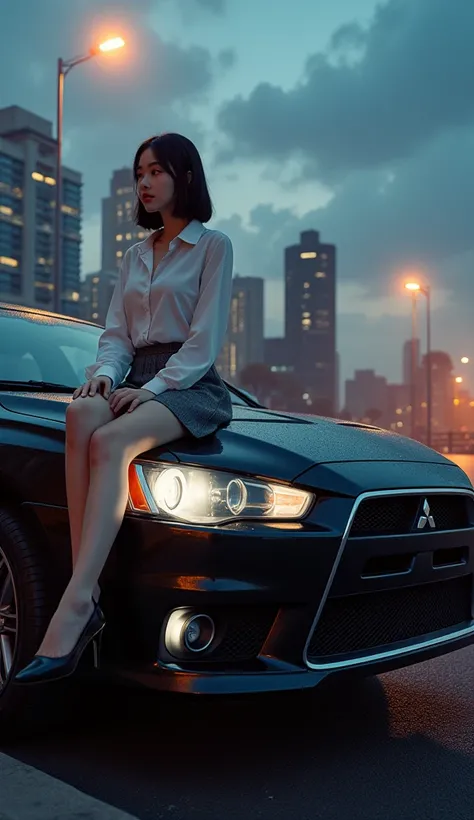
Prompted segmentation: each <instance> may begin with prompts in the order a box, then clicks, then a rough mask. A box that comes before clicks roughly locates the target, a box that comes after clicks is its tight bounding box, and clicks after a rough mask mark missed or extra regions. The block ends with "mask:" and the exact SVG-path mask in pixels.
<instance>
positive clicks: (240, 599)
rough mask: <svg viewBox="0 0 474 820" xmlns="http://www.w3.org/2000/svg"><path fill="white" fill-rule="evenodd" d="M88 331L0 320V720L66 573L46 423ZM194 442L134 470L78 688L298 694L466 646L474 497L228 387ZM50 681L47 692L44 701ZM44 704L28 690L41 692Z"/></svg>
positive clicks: (62, 509)
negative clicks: (210, 429)
mask: <svg viewBox="0 0 474 820" xmlns="http://www.w3.org/2000/svg"><path fill="white" fill-rule="evenodd" d="M100 333H101V328H99V327H97V326H96V325H93V324H88V323H86V322H81V321H79V320H74V319H70V318H66V317H61V316H57V315H54V314H50V313H46V312H41V311H35V310H32V309H27V308H18V307H12V306H9V305H0V339H1V347H0V723H1V722H2V721H3V723H4V725H6V723H7V721H11V720H16V719H17V718H18V717H19V716H20V714H22V708H23V704H24V702H25V699H27V698H29V697H30V689H26V687H17V686H15V685H14V684H12V680H11V679H12V677H13V675H14V674H15V672H16V670H17V669H19V668H20V667H21V666H22V665H24V664H25V663H26V662H28V661H29V660H30V659H31V656H32V655H33V654H34V652H35V650H36V649H37V647H38V645H39V643H40V638H41V635H42V633H43V631H44V629H45V627H46V625H47V622H48V619H49V617H50V616H51V614H52V612H53V611H54V607H55V605H56V603H57V601H58V599H59V596H60V594H61V591H62V588H63V587H64V585H65V583H66V581H67V578H68V573H69V572H70V543H69V527H68V513H67V507H66V494H65V482H64V438H65V412H66V408H67V406H68V404H69V402H70V401H71V394H72V392H73V390H74V389H75V387H76V386H77V385H78V384H80V383H81V382H82V381H83V378H84V367H85V365H86V364H89V363H90V362H92V361H94V360H95V356H96V350H97V342H98V339H99V335H100ZM229 389H230V390H231V392H232V395H233V402H234V407H233V411H234V417H233V421H232V422H231V423H230V425H229V426H228V427H226V428H223V429H221V430H220V431H219V432H218V433H217V434H216V435H213V436H210V437H209V438H207V439H202V440H199V441H198V440H195V439H192V438H191V437H189V438H183V439H180V440H179V441H176V442H174V443H172V444H170V445H167V446H165V447H162V448H157V449H155V450H152V451H150V452H147V453H143V454H142V456H141V457H140V458H139V459H137V460H136V461H135V462H134V464H133V465H132V467H131V470H130V498H129V508H128V511H127V513H126V516H125V519H124V523H123V526H122V528H121V530H120V533H119V535H118V537H117V539H116V542H115V544H114V547H113V549H112V551H111V554H110V557H109V559H108V562H107V564H106V567H105V569H104V572H103V575H102V577H101V586H102V590H103V593H102V598H101V602H102V605H103V609H104V611H105V615H106V618H107V627H106V631H105V636H104V647H103V660H102V665H101V669H100V671H98V672H97V671H96V670H93V669H92V668H91V667H92V664H91V658H89V657H88V656H85V657H84V659H83V662H82V664H81V670H80V671H79V675H80V674H84V675H87V676H88V675H96V676H98V678H97V679H100V680H109V679H110V680H122V681H127V682H131V683H134V684H139V685H140V686H146V687H150V688H153V689H158V690H171V691H175V692H188V693H243V692H257V691H260V692H268V691H272V690H273V691H275V690H284V689H304V688H308V687H314V686H316V685H317V684H318V683H319V682H320V681H322V680H323V679H324V678H326V677H327V676H329V675H333V676H336V675H342V674H344V675H347V674H349V673H350V674H354V673H359V674H360V673H362V674H365V675H367V674H373V673H375V672H379V671H384V670H388V669H393V668H396V667H401V666H404V665H407V664H410V663H415V662H418V661H421V660H424V659H426V658H430V657H433V656H435V655H441V654H443V653H446V652H449V651H452V650H455V649H459V648H460V647H462V646H465V645H466V644H468V643H470V642H472V641H473V639H474V620H473V590H472V574H473V551H474V500H473V496H474V491H473V489H472V485H471V484H470V482H469V480H468V478H467V476H466V475H465V474H464V472H463V471H462V470H461V469H459V468H458V467H457V466H456V465H454V464H453V463H452V462H451V461H448V460H447V459H446V458H444V457H443V456H441V455H440V454H438V453H436V452H434V451H433V450H430V449H428V448H427V447H424V446H423V445H421V444H419V443H417V442H415V441H412V440H409V439H406V438H403V437H401V436H399V435H396V434H394V433H390V432H387V431H385V430H381V429H378V428H376V427H369V426H366V425H362V424H355V423H354V424H353V423H348V422H342V421H338V420H332V419H326V418H317V417H314V418H308V417H299V416H297V415H291V414H288V413H285V412H276V411H270V410H268V409H267V408H265V407H263V406H262V405H260V404H259V403H258V402H257V401H254V400H253V399H252V398H251V397H248V396H246V395H245V394H243V393H242V392H240V391H239V390H238V389H236V388H234V387H233V386H231V385H229ZM57 685H58V684H49V686H57ZM42 688H43V687H42Z"/></svg>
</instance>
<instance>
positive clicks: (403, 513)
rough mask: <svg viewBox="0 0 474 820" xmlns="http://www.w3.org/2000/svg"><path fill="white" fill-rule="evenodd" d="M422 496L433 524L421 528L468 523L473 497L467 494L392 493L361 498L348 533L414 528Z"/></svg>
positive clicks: (396, 531)
mask: <svg viewBox="0 0 474 820" xmlns="http://www.w3.org/2000/svg"><path fill="white" fill-rule="evenodd" d="M425 499H426V500H427V501H428V504H429V507H430V515H432V516H433V519H434V523H435V527H434V528H431V527H425V528H424V529H423V530H421V532H440V531H442V530H459V529H464V528H465V527H469V526H470V525H471V522H470V517H471V516H470V513H471V514H472V499H471V498H470V497H469V496H464V495H431V496H429V495H428V496H426V495H393V496H388V497H382V498H370V499H367V500H366V501H363V502H362V503H361V504H360V506H359V508H358V510H357V512H356V514H355V518H354V521H353V523H352V526H351V530H350V533H349V537H350V538H355V537H361V536H371V535H372V536H376V535H402V534H404V533H410V532H416V531H417V522H418V520H419V517H420V515H422V514H423V504H424V502H425Z"/></svg>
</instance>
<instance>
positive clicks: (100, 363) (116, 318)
mask: <svg viewBox="0 0 474 820" xmlns="http://www.w3.org/2000/svg"><path fill="white" fill-rule="evenodd" d="M129 266H130V251H127V252H126V254H125V256H124V258H123V262H122V267H121V271H120V274H119V277H118V279H117V283H116V285H115V288H114V292H113V294H112V299H111V300H110V305H109V309H108V311H107V317H106V320H105V330H104V331H103V333H102V335H101V337H100V339H99V349H98V351H97V359H96V361H95V362H94V364H91V365H89V366H88V367H86V368H85V376H86V379H92V378H94V377H97V376H109V378H111V379H112V389H115V388H116V387H117V385H118V384H120V382H121V381H122V380H123V379H124V377H125V375H126V373H127V371H128V368H129V367H130V365H131V363H132V360H133V356H134V353H135V348H134V346H133V344H132V340H131V338H130V334H129V329H128V323H127V316H126V314H125V309H124V304H123V290H124V280H125V277H126V275H127V272H128V270H129Z"/></svg>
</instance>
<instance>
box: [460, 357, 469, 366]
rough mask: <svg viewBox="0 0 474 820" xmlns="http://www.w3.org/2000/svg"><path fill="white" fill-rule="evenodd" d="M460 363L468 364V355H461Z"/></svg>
mask: <svg viewBox="0 0 474 820" xmlns="http://www.w3.org/2000/svg"><path fill="white" fill-rule="evenodd" d="M461 364H469V356H463V357H462V359H461Z"/></svg>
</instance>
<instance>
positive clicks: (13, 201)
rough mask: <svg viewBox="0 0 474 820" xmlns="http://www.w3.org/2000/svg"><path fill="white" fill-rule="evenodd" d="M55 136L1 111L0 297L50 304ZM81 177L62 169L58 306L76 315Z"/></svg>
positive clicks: (15, 111)
mask: <svg viewBox="0 0 474 820" xmlns="http://www.w3.org/2000/svg"><path fill="white" fill-rule="evenodd" d="M55 175H56V140H55V139H54V138H53V136H52V123H50V122H49V121H48V120H45V119H43V118H42V117H37V116H36V115H35V114H32V113H31V112H30V111H26V110H25V109H23V108H19V107H18V106H10V107H8V108H2V109H0V300H3V301H7V302H13V303H15V304H19V305H28V306H30V307H39V308H45V309H52V308H53V290H54V281H53V268H54V214H55V208H56V200H55V190H56V189H55V186H56V179H55ZM81 189H82V177H81V174H79V173H77V172H76V171H72V170H71V169H69V168H63V195H62V200H63V201H62V206H61V210H62V263H63V264H62V293H61V297H62V298H61V302H62V305H61V310H62V311H63V312H64V313H66V314H68V315H70V316H78V315H79V311H80V307H79V292H80V281H79V276H80V268H81Z"/></svg>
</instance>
